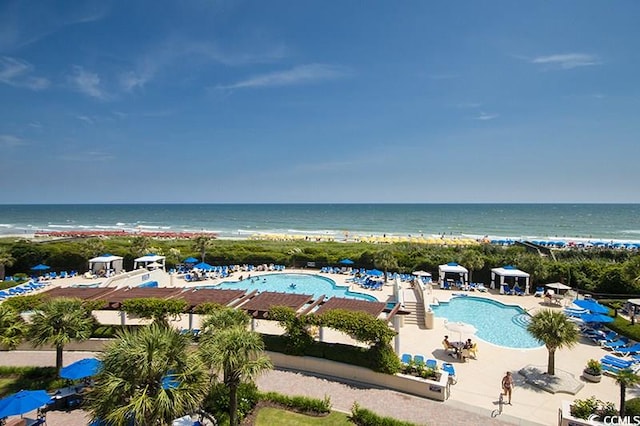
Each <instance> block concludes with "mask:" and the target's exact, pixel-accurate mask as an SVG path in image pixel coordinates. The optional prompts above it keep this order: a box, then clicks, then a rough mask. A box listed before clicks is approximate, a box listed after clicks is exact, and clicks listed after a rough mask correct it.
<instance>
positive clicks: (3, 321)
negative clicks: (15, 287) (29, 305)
mask: <svg viewBox="0 0 640 426" xmlns="http://www.w3.org/2000/svg"><path fill="white" fill-rule="evenodd" d="M26 332H27V327H26V324H25V322H24V320H23V319H22V317H21V316H20V314H19V313H18V312H17V311H16V310H15V309H13V308H11V307H10V306H8V305H7V304H6V303H2V304H0V346H4V347H5V348H8V349H15V348H16V347H17V346H18V345H19V344H20V343H21V342H22V341H23V340H24V338H25V335H26Z"/></svg>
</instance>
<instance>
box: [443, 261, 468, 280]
mask: <svg viewBox="0 0 640 426" xmlns="http://www.w3.org/2000/svg"><path fill="white" fill-rule="evenodd" d="M468 277H469V270H468V269H467V268H465V267H464V266H462V265H458V264H457V263H456V262H449V263H447V264H445V265H440V266H438V281H440V286H442V285H443V283H444V282H445V281H446V280H447V279H453V280H454V281H462V284H463V285H464V284H466V283H467V281H469V278H468Z"/></svg>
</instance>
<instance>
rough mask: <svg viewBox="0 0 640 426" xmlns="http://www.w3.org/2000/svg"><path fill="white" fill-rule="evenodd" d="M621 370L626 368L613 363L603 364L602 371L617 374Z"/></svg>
mask: <svg viewBox="0 0 640 426" xmlns="http://www.w3.org/2000/svg"><path fill="white" fill-rule="evenodd" d="M620 370H624V368H620V367H615V366H613V365H611V364H602V371H603V372H604V373H609V374H610V375H612V376H617V375H618V373H619V372H620Z"/></svg>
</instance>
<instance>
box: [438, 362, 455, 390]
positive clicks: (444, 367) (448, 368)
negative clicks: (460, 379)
mask: <svg viewBox="0 0 640 426" xmlns="http://www.w3.org/2000/svg"><path fill="white" fill-rule="evenodd" d="M442 371H446V372H447V373H449V383H450V384H452V385H455V384H456V382H457V381H456V369H455V367H454V366H453V364H451V363H449V362H443V363H442Z"/></svg>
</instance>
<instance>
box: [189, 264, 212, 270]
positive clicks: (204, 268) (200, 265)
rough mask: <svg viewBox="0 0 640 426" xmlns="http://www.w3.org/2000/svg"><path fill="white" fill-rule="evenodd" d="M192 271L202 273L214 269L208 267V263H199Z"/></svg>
mask: <svg viewBox="0 0 640 426" xmlns="http://www.w3.org/2000/svg"><path fill="white" fill-rule="evenodd" d="M193 268H194V269H202V270H203V271H212V270H213V269H215V267H213V266H211V265H209V264H208V263H205V262H200V263H198V264H197V265H193Z"/></svg>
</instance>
